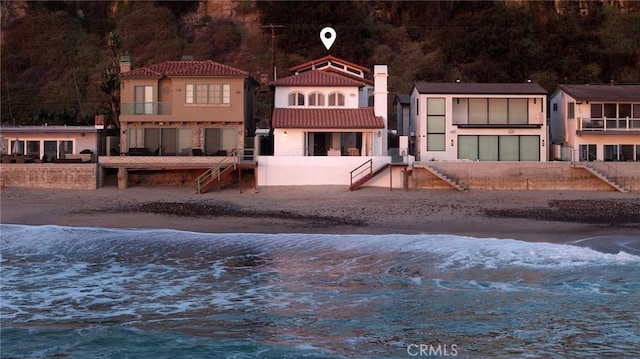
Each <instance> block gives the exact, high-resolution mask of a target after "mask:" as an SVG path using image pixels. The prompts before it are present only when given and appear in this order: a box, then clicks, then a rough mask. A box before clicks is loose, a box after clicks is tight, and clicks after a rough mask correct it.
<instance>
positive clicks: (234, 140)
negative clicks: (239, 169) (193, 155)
mask: <svg viewBox="0 0 640 359" xmlns="http://www.w3.org/2000/svg"><path fill="white" fill-rule="evenodd" d="M237 147H238V130H237V129H235V128H206V129H205V130H204V151H205V153H206V154H208V155H214V156H226V155H228V154H230V153H231V151H232V150H233V149H235V148H237Z"/></svg>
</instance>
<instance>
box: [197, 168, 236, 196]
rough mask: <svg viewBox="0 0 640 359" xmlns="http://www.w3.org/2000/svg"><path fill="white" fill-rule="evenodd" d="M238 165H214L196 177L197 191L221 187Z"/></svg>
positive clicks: (201, 191)
mask: <svg viewBox="0 0 640 359" xmlns="http://www.w3.org/2000/svg"><path fill="white" fill-rule="evenodd" d="M235 170H236V165H235V164H231V165H228V166H227V167H212V168H209V169H208V170H206V171H205V172H204V173H203V174H201V175H200V176H198V178H196V193H198V194H202V193H205V192H208V191H210V190H211V189H213V188H216V189H218V190H219V189H220V188H221V187H222V183H223V182H224V181H227V180H229V179H231V176H232V175H233V171H235Z"/></svg>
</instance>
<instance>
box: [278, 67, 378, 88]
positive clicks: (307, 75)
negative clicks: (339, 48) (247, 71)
mask: <svg viewBox="0 0 640 359" xmlns="http://www.w3.org/2000/svg"><path fill="white" fill-rule="evenodd" d="M271 85H275V86H357V87H363V86H365V85H366V83H365V82H364V81H359V80H356V79H352V78H350V77H347V76H343V75H339V74H337V73H333V72H327V71H319V70H311V71H305V72H301V73H300V74H298V75H293V76H289V77H285V78H282V79H279V80H276V81H273V82H271Z"/></svg>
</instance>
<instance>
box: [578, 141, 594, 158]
mask: <svg viewBox="0 0 640 359" xmlns="http://www.w3.org/2000/svg"><path fill="white" fill-rule="evenodd" d="M579 150H580V154H579V157H578V158H579V161H581V162H584V161H595V160H597V159H598V147H597V146H596V145H580V148H579Z"/></svg>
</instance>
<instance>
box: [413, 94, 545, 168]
mask: <svg viewBox="0 0 640 359" xmlns="http://www.w3.org/2000/svg"><path fill="white" fill-rule="evenodd" d="M428 98H444V99H445V150H444V151H427V141H426V139H427V128H426V123H427V119H426V117H427V116H426V113H427V99H428ZM454 98H529V105H528V108H529V124H541V125H542V126H541V127H540V128H460V127H458V126H456V125H454V124H453V99H454ZM416 99H418V106H419V109H418V111H417V112H416V106H415V105H416ZM410 111H411V115H412V116H413V118H414V119H415V121H414V128H415V136H416V146H415V148H416V154H417V156H416V157H417V158H418V159H419V160H420V161H430V160H435V161H451V160H456V159H458V136H461V135H494V136H496V135H497V136H500V135H533V136H540V142H539V144H540V161H541V162H545V161H547V159H548V150H547V146H548V145H549V144H548V142H549V141H548V138H547V137H548V134H547V125H546V97H545V96H536V97H535V101H534V98H533V97H532V96H531V95H499V96H490V95H465V94H456V95H437V94H420V93H418V91H417V90H416V89H415V87H414V89H413V91H412V93H411V110H410Z"/></svg>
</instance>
